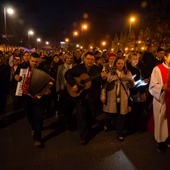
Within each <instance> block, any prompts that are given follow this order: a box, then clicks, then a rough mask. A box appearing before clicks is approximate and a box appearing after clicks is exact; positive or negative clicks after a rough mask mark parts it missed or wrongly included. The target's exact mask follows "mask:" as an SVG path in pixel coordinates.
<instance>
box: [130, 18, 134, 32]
mask: <svg viewBox="0 0 170 170" xmlns="http://www.w3.org/2000/svg"><path fill="white" fill-rule="evenodd" d="M134 21H135V18H134V17H131V18H130V28H129V32H131V31H132V22H134Z"/></svg>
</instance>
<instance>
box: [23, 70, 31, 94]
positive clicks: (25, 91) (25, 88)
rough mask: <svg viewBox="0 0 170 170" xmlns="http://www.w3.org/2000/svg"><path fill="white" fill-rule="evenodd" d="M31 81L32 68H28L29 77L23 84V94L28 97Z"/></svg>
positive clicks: (27, 76)
mask: <svg viewBox="0 0 170 170" xmlns="http://www.w3.org/2000/svg"><path fill="white" fill-rule="evenodd" d="M30 81H31V68H30V67H29V68H28V72H27V75H26V77H25V81H24V84H23V91H22V93H23V94H25V95H27V94H28V90H29V86H30Z"/></svg>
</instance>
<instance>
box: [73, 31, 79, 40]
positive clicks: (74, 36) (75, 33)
mask: <svg viewBox="0 0 170 170" xmlns="http://www.w3.org/2000/svg"><path fill="white" fill-rule="evenodd" d="M78 35H79V32H78V31H74V32H73V42H76V37H78Z"/></svg>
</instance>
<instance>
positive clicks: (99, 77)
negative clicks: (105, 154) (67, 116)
mask: <svg viewBox="0 0 170 170" xmlns="http://www.w3.org/2000/svg"><path fill="white" fill-rule="evenodd" d="M94 62H95V56H94V53H93V52H86V53H85V54H84V56H83V63H81V64H78V65H76V66H75V67H73V68H72V69H70V70H68V71H67V72H66V74H65V79H66V81H67V83H68V84H69V85H70V86H71V89H72V91H73V92H78V95H77V96H75V103H76V110H77V124H78V131H79V134H80V137H81V139H82V141H81V144H82V145H85V144H87V143H88V141H89V138H90V130H91V123H92V117H93V115H94V113H95V111H96V106H97V101H98V99H99V98H100V91H101V85H102V82H103V80H104V79H106V77H107V74H106V73H105V72H101V70H100V68H99V67H98V66H96V65H94ZM82 75H88V76H87V77H86V76H85V79H84V80H83V85H82V88H81V93H79V92H80V85H78V83H77V82H76V79H75V78H76V77H81V76H82ZM87 79H88V80H89V81H90V85H89V86H88V88H86V82H87V83H88V82H89V81H86V80H87Z"/></svg>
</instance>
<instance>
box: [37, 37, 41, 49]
mask: <svg viewBox="0 0 170 170" xmlns="http://www.w3.org/2000/svg"><path fill="white" fill-rule="evenodd" d="M39 42H41V38H37V49H39V46H38V43H39Z"/></svg>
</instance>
